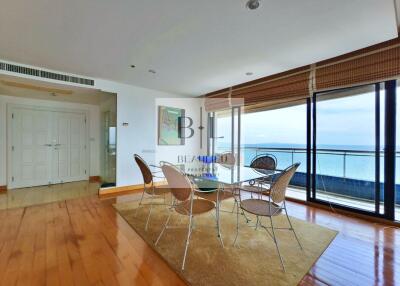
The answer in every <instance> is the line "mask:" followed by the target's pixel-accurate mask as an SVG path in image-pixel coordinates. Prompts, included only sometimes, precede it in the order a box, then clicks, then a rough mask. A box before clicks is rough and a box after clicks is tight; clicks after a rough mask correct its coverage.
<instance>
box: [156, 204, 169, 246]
mask: <svg viewBox="0 0 400 286" xmlns="http://www.w3.org/2000/svg"><path fill="white" fill-rule="evenodd" d="M171 215H172V211H170V213H169V215H168V217H167V220H166V221H165V224H164V227H163V229H162V230H161V232H160V235H159V236H158V238H157V240H156V242H155V243H154V245H157V244H158V242H159V241H160V239H161V236H162V235H163V234H164V231H165V230H166V229H167V227H168V223H169V219H170V218H171Z"/></svg>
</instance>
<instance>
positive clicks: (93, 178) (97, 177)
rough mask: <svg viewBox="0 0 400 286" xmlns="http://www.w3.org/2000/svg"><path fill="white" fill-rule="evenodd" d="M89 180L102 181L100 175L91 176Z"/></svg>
mask: <svg viewBox="0 0 400 286" xmlns="http://www.w3.org/2000/svg"><path fill="white" fill-rule="evenodd" d="M89 182H90V183H101V177H100V176H90V177H89Z"/></svg>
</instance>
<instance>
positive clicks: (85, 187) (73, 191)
mask: <svg viewBox="0 0 400 286" xmlns="http://www.w3.org/2000/svg"><path fill="white" fill-rule="evenodd" d="M98 190H99V184H97V183H89V182H88V181H80V182H73V183H65V184H56V185H49V186H40V187H33V188H21V189H14V190H8V191H7V192H5V193H0V209H12V208H20V207H27V206H33V205H39V204H45V203H51V202H58V201H65V200H70V199H75V198H81V197H85V196H89V195H95V194H97V193H98Z"/></svg>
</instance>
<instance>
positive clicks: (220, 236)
mask: <svg viewBox="0 0 400 286" xmlns="http://www.w3.org/2000/svg"><path fill="white" fill-rule="evenodd" d="M220 208H221V203H220V202H217V205H216V208H215V211H216V216H217V231H218V239H219V242H220V243H221V246H222V247H224V242H223V240H222V234H221V228H220V226H221V224H220V220H219V218H220V214H219V212H220Z"/></svg>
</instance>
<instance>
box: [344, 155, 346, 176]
mask: <svg viewBox="0 0 400 286" xmlns="http://www.w3.org/2000/svg"><path fill="white" fill-rule="evenodd" d="M343 178H346V152H343Z"/></svg>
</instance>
